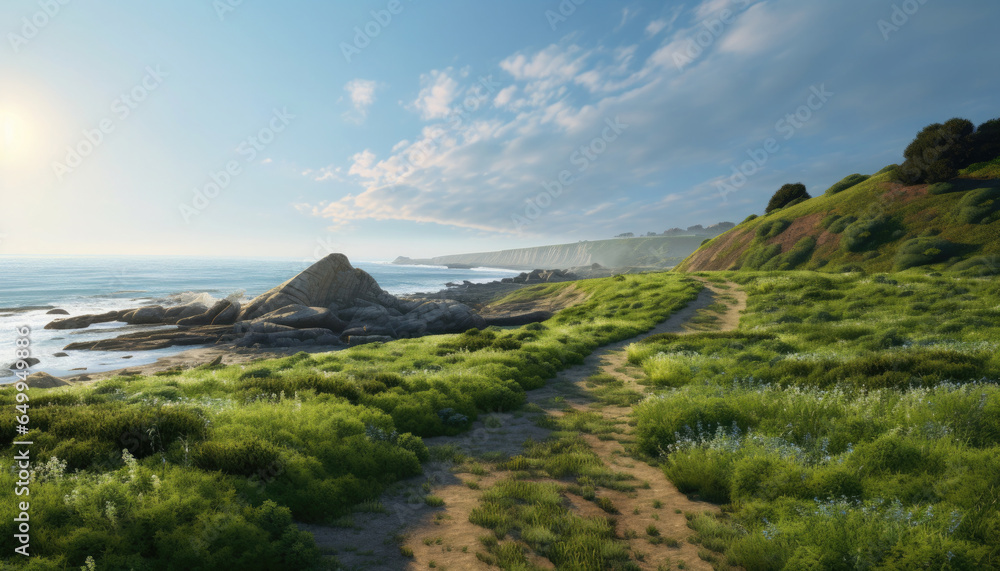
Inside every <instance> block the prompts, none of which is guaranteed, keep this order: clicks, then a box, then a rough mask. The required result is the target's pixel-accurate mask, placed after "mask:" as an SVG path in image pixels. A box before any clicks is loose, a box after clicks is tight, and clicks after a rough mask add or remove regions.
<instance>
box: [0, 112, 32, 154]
mask: <svg viewBox="0 0 1000 571" xmlns="http://www.w3.org/2000/svg"><path fill="white" fill-rule="evenodd" d="M30 143H31V141H30V137H29V130H28V123H27V121H25V119H24V117H23V116H22V115H21V114H19V113H17V112H14V111H9V110H0V160H2V161H4V162H9V161H15V160H22V159H25V158H26V157H27V155H28V151H29V147H30Z"/></svg>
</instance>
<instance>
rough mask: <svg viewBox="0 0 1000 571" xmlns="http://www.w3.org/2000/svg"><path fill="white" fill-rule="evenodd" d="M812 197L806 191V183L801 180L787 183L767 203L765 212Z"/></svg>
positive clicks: (768, 212)
mask: <svg viewBox="0 0 1000 571" xmlns="http://www.w3.org/2000/svg"><path fill="white" fill-rule="evenodd" d="M810 198H812V197H811V196H809V193H808V192H806V185H804V184H802V183H801V182H797V183H794V184H786V185H785V186H782V187H781V188H779V189H778V192H775V193H774V196H772V197H771V200H770V202H768V203H767V210H765V211H764V212H765V213H767V214H770V213H772V212H774V211H775V210H778V209H780V208H784V207H786V206H788V205H790V204H791V203H793V202H796V201H799V202H801V201H802V200H808V199H810Z"/></svg>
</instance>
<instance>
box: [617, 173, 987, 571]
mask: <svg viewBox="0 0 1000 571" xmlns="http://www.w3.org/2000/svg"><path fill="white" fill-rule="evenodd" d="M847 192H849V191H845V192H844V193H842V194H846V193H847ZM838 196H840V195H838ZM725 275H726V276H727V277H728V278H729V279H731V280H733V281H736V282H738V283H741V284H742V285H743V287H744V288H745V290H746V291H747V293H748V295H749V298H748V311H747V312H746V313H745V314H744V316H743V318H742V320H741V322H740V328H739V330H738V331H735V332H732V333H724V334H720V333H699V334H693V335H690V336H685V337H680V336H674V335H663V336H654V337H651V338H648V339H647V340H645V341H644V342H642V343H638V344H634V345H632V346H630V347H629V349H628V357H629V360H630V362H632V363H633V364H637V365H641V366H643V368H644V369H645V370H646V371H647V377H648V378H647V379H646V381H645V382H646V383H648V384H651V385H653V386H654V387H659V388H658V389H657V393H656V395H655V396H654V397H653V398H650V399H648V400H645V401H643V402H642V403H640V404H639V405H638V406H636V408H635V413H634V416H635V420H636V423H637V425H636V436H637V444H638V446H639V448H640V449H641V450H642V451H643V452H644V453H645V454H647V455H649V456H651V457H656V458H658V459H660V460H661V461H662V462H663V466H664V473H665V474H666V476H667V477H668V478H669V479H670V480H671V481H673V482H674V484H675V485H677V487H678V488H679V489H680V490H681V491H682V492H685V493H688V494H694V495H695V496H697V497H699V498H701V499H703V500H708V501H712V502H717V503H722V504H726V507H725V511H726V512H728V515H726V516H721V517H719V516H714V515H711V514H691V517H690V518H689V525H690V527H692V528H693V529H694V530H695V531H696V532H697V533H696V536H695V537H696V538H697V540H698V542H699V544H700V545H702V546H703V547H704V548H706V549H708V550H710V551H713V552H717V553H724V554H725V558H726V560H727V562H728V563H730V564H733V565H740V566H742V567H744V568H746V569H782V568H796V569H798V568H803V569H804V568H838V566H841V565H846V567H845V568H880V569H915V568H953V569H981V568H982V569H985V568H996V567H997V565H1000V548H998V547H997V546H998V545H1000V510H997V508H996V505H997V504H996V502H998V501H1000V388H998V387H997V379H998V378H1000V358H998V351H997V349H998V347H1000V284H998V283H997V282H996V281H994V280H982V279H963V278H954V277H934V276H926V275H921V274H916V273H904V274H894V275H890V276H885V275H875V276H861V275H857V274H854V275H846V276H839V275H824V274H816V273H810V272H792V273H789V272H784V273H736V274H725ZM713 557H714V556H713ZM715 559H718V557H716V558H715ZM845 562H846V563H845Z"/></svg>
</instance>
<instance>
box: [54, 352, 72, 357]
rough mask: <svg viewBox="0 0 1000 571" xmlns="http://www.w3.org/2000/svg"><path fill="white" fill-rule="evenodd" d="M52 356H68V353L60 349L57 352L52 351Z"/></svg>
mask: <svg viewBox="0 0 1000 571" xmlns="http://www.w3.org/2000/svg"><path fill="white" fill-rule="evenodd" d="M52 356H53V357H69V353H63V352H62V351H59V352H58V353H54V354H53V355H52Z"/></svg>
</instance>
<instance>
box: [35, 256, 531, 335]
mask: <svg viewBox="0 0 1000 571" xmlns="http://www.w3.org/2000/svg"><path fill="white" fill-rule="evenodd" d="M546 275H548V273H546ZM106 321H124V322H126V323H129V324H132V325H177V326H178V328H177V329H173V330H163V329H160V330H156V331H143V332H138V333H131V334H128V335H122V336H120V337H117V338H115V339H105V340H100V341H89V342H81V343H73V344H71V345H68V346H66V350H75V349H92V350H105V351H143V350H152V349H162V348H165V347H170V346H175V345H210V344H218V343H233V344H235V345H236V346H240V347H256V346H261V347H296V346H299V345H304V346H308V345H318V346H334V345H340V344H344V343H346V344H351V345H356V344H361V343H374V342H381V341H387V340H393V339H401V338H408V337H419V336H421V335H433V334H441V333H459V332H463V331H467V330H469V329H472V328H480V329H481V328H483V327H486V321H485V320H484V319H483V318H482V317H481V316H480V315H479V314H477V313H476V312H475V311H473V310H472V309H471V308H470V307H469V306H467V305H465V304H462V303H459V302H457V301H452V300H447V299H440V300H422V301H412V300H401V299H399V298H397V297H395V296H393V295H391V294H389V293H387V292H386V291H385V290H383V289H382V288H381V287H379V285H378V283H377V282H376V281H375V279H374V278H372V277H371V276H370V275H369V274H368V273H366V272H364V271H363V270H360V269H356V268H354V267H352V266H351V263H350V262H349V261H348V260H347V258H346V257H345V256H343V255H342V254H331V255H329V256H327V257H326V258H323V259H322V260H320V261H319V262H317V263H315V264H313V265H312V266H310V267H309V268H307V269H306V270H305V271H303V272H302V273H300V274H299V275H297V276H295V277H294V278H292V279H290V280H288V281H287V282H285V283H283V284H281V285H279V286H278V287H276V288H274V289H272V290H270V291H268V292H266V293H264V294H262V295H260V296H257V297H256V298H255V299H253V300H252V301H250V302H249V303H247V304H246V305H244V306H242V307H241V305H240V304H239V303H237V302H235V301H230V300H223V301H219V302H217V303H216V304H214V305H213V306H212V307H210V308H208V307H206V306H205V305H202V304H196V305H186V306H178V307H171V308H164V307H162V306H151V307H143V308H138V309H132V310H124V311H119V312H109V313H106V314H101V315H85V316H79V317H70V318H66V319H60V320H56V321H53V322H52V323H50V324H49V325H47V326H46V327H47V328H49V329H76V328H83V327H87V326H89V325H90V324H91V323H102V322H106Z"/></svg>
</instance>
